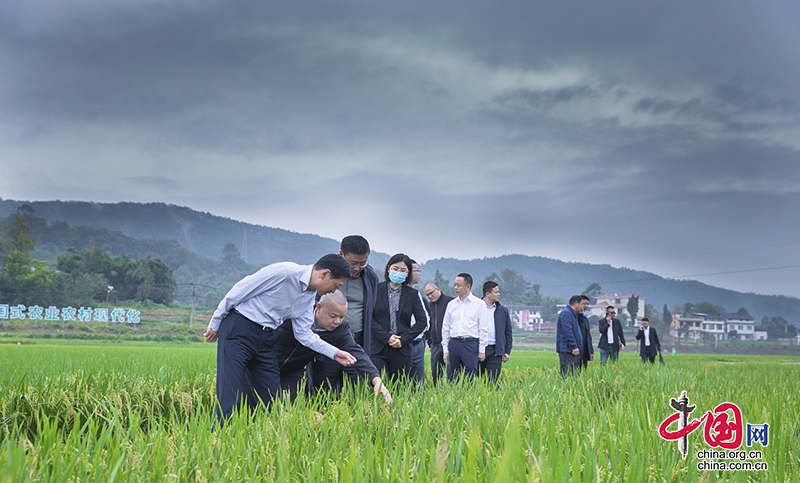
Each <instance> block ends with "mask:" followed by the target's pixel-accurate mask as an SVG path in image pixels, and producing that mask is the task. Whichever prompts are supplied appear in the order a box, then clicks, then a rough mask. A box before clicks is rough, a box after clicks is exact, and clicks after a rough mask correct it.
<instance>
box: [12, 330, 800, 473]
mask: <svg viewBox="0 0 800 483" xmlns="http://www.w3.org/2000/svg"><path fill="white" fill-rule="evenodd" d="M215 354H216V353H215V348H214V346H213V345H210V344H188V345H157V344H150V345H138V346H129V345H124V344H114V345H112V344H104V345H103V344H98V345H55V344H54V345H42V344H36V345H15V344H0V367H2V371H0V483H9V482H23V481H48V482H49V481H53V482H56V481H57V482H68V481H80V482H84V481H88V482H94V481H97V482H114V481H137V482H138V481H153V482H160V481H166V482H169V481H213V482H217V481H226V482H228V481H230V482H234V481H235V482H238V481H253V482H255V481H289V482H293V481H296V482H326V481H357V482H358V481H364V482H367V481H369V482H383V481H386V482H402V481H424V482H431V481H443V482H444V481H458V482H461V481H463V482H483V481H492V482H516V481H545V482H550V481H554V482H568V481H570V482H598V481H599V482H617V481H635V482H639V481H669V482H683V481H771V482H784V481H798V475H799V474H800V471H798V470H799V469H800V364H798V362H800V359H798V358H793V357H772V356H720V355H713V356H709V355H685V354H678V355H675V356H673V355H668V356H666V357H665V360H666V364H665V365H664V366H661V365H658V364H656V365H654V366H651V365H647V366H645V365H643V364H642V363H641V362H639V359H638V357H637V356H636V354H633V353H630V352H628V353H623V355H622V357H621V358H620V361H619V363H618V364H616V365H608V366H605V367H600V366H599V364H598V362H593V363H591V364H590V367H589V369H588V370H587V371H585V372H584V373H583V374H581V375H580V376H578V377H571V378H568V379H567V380H562V378H561V377H560V375H559V374H558V357H557V354H556V353H555V352H552V351H514V353H513V354H512V357H511V361H509V362H508V363H507V364H506V365H504V368H503V373H502V375H501V379H500V383H499V384H498V385H497V386H488V385H487V384H485V383H484V382H483V381H467V382H460V383H455V384H440V385H439V386H437V387H433V386H432V385H431V384H430V381H427V382H428V383H427V384H426V385H425V386H424V387H423V388H417V387H411V386H409V385H394V386H390V389H391V391H392V395H393V397H394V403H393V404H392V405H391V406H387V405H386V404H385V403H384V402H383V400H382V399H374V398H373V396H372V393H371V390H370V389H368V388H367V387H366V386H365V385H361V386H356V387H348V388H346V389H345V391H344V393H343V394H342V395H341V396H339V397H335V398H333V397H327V396H325V395H323V396H319V397H315V398H312V399H305V398H302V397H301V398H299V399H298V400H297V401H295V403H293V404H290V403H287V402H283V401H277V402H276V403H275V404H274V405H273V407H272V409H271V410H269V411H267V410H264V409H263V408H262V409H259V410H257V411H254V412H248V411H243V412H241V413H239V414H238V415H236V416H234V418H233V419H232V420H231V421H230V423H229V424H228V425H226V426H225V427H224V428H222V429H217V430H214V431H212V426H213V421H214V416H213V414H214V412H213V409H214V402H215V397H214V387H215V383H214V381H215V370H216V369H215ZM682 390H686V391H688V394H689V399H690V403H691V404H695V405H696V406H697V409H696V411H695V412H694V413H692V417H698V418H699V417H700V416H702V415H703V414H704V413H705V412H706V411H709V410H713V408H714V407H715V406H716V405H718V404H720V403H722V402H725V401H729V402H732V403H735V404H737V405H738V406H739V407H740V408H741V410H742V416H743V418H742V419H743V420H744V422H745V423H754V424H760V423H768V424H769V442H768V445H767V446H766V447H762V446H761V445H760V444H759V443H754V445H753V447H752V448H747V447H745V444H744V443H742V445H741V448H740V449H742V450H748V451H749V450H760V451H761V452H762V456H761V458H760V459H759V458H755V459H753V460H750V461H758V462H762V463H766V465H767V466H768V468H767V469H766V470H761V471H745V470H699V469H698V463H699V462H700V460H699V459H698V457H697V453H698V451H701V450H703V449H711V448H709V446H708V445H707V444H706V443H705V441H704V439H703V434H702V428H701V429H700V430H697V431H695V432H694V433H692V434H690V435H689V436H688V438H689V454H688V457H687V458H686V460H683V459H682V457H681V454H680V452H679V451H678V444H677V442H670V441H664V440H662V439H661V438H660V437H659V435H658V426H659V424H660V423H661V422H662V421H663V420H664V419H665V418H667V417H668V416H669V415H671V414H672V413H673V412H674V411H673V410H672V409H671V408H670V406H669V400H670V398H677V397H678V396H679V395H680V392H681V391H682ZM737 461H738V460H737Z"/></svg>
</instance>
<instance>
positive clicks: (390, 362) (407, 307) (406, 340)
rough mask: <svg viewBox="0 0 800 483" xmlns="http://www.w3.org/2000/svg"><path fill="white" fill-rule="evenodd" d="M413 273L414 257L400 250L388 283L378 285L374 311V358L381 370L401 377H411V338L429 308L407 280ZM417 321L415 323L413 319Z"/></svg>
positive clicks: (387, 276) (422, 324) (390, 268)
mask: <svg viewBox="0 0 800 483" xmlns="http://www.w3.org/2000/svg"><path fill="white" fill-rule="evenodd" d="M410 275H411V260H410V259H409V258H408V257H407V256H406V255H404V254H402V253H398V254H397V255H394V256H392V258H390V259H389V262H388V263H387V264H386V270H385V271H384V279H385V281H384V282H381V283H379V284H378V293H377V295H378V297H377V301H376V303H375V310H374V311H373V312H372V344H371V348H370V358H371V359H372V363H373V364H375V367H376V368H377V369H378V372H381V370H383V369H384V368H385V369H386V375H387V376H388V377H390V378H397V377H399V376H401V375H403V376H406V377H408V371H409V369H411V341H413V340H414V338H415V337H417V336H418V335H419V334H420V333H421V332H422V331H423V330H424V329H425V325H426V324H427V319H426V317H425V308H424V307H423V306H422V301H421V299H420V297H419V292H417V290H416V289H413V288H411V286H409V285H408V283H407V281H408V280H409V277H410ZM412 315H413V316H414V320H415V321H416V322H415V323H414V325H413V326H412V325H411V323H412V318H411V316H412Z"/></svg>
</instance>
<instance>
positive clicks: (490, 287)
mask: <svg viewBox="0 0 800 483" xmlns="http://www.w3.org/2000/svg"><path fill="white" fill-rule="evenodd" d="M495 287H499V285H498V284H497V282H495V281H494V280H489V281H488V282H484V283H483V296H484V297H486V294H487V293H489V292H491V291H492V290H494V288H495Z"/></svg>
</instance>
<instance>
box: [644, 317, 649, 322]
mask: <svg viewBox="0 0 800 483" xmlns="http://www.w3.org/2000/svg"><path fill="white" fill-rule="evenodd" d="M645 320H646V321H648V322H650V319H648V318H647V317H642V322H644V321H645Z"/></svg>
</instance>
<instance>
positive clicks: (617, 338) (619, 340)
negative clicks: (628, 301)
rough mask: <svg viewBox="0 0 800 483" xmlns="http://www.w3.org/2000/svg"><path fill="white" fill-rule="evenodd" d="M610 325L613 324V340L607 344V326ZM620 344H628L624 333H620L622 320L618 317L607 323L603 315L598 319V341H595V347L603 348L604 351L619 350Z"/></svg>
mask: <svg viewBox="0 0 800 483" xmlns="http://www.w3.org/2000/svg"><path fill="white" fill-rule="evenodd" d="M610 325H613V330H614V342H613V343H612V344H611V345H610V346H609V345H608V327H609V326H610ZM620 344H622V345H628V343H627V342H625V334H623V333H622V322H620V321H619V319H611V324H609V323H608V321H607V320H606V318H605V317H603V318H602V319H600V341H599V342H598V343H597V348H598V349H603V350H604V351H607V350H613V351H619V346H620Z"/></svg>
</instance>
